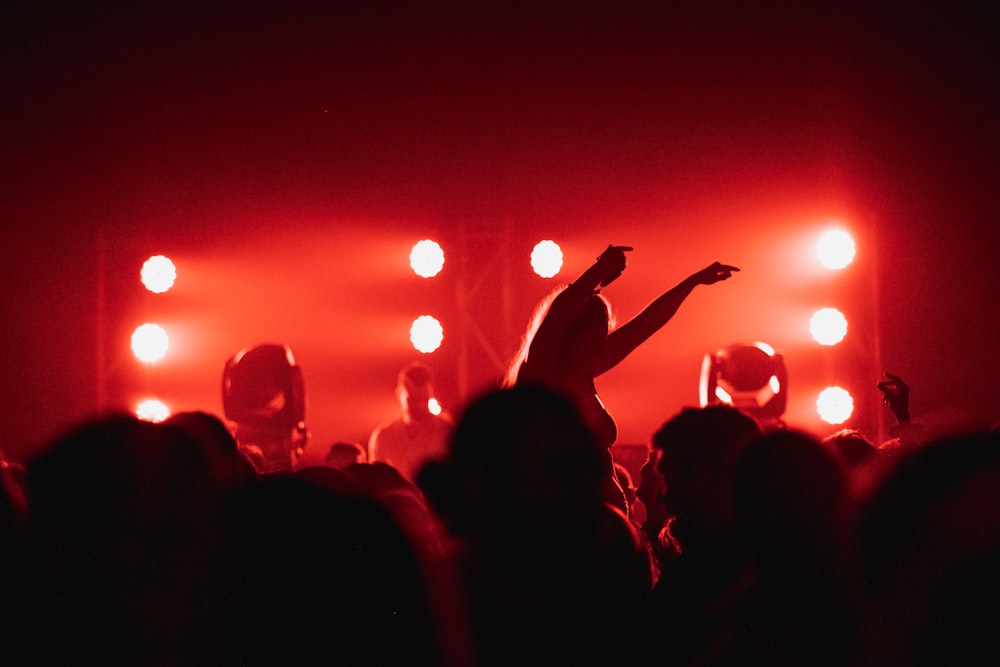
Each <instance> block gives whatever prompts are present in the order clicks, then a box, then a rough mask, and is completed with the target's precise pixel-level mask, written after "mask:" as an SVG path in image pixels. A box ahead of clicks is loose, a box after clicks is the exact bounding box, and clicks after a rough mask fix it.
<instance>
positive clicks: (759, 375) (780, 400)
mask: <svg viewBox="0 0 1000 667" xmlns="http://www.w3.org/2000/svg"><path fill="white" fill-rule="evenodd" d="M787 378H788V375H787V372H786V370H785V360H784V357H783V356H782V355H780V354H778V353H777V352H775V351H774V348H773V347H771V346H770V345H768V344H767V343H763V342H760V341H751V342H743V343H734V344H732V345H730V346H728V347H726V348H723V349H720V350H718V351H716V352H715V353H714V354H706V355H705V358H704V359H703V361H702V365H701V381H700V384H699V387H698V394H699V399H700V402H701V405H702V406H706V405H712V404H718V403H725V404H726V405H732V406H734V407H737V408H739V409H741V410H743V411H744V412H746V413H747V414H750V415H752V416H754V417H756V418H758V419H764V420H767V419H777V418H778V417H780V416H781V415H782V414H783V413H784V411H785V406H786V404H787V400H788V379H787Z"/></svg>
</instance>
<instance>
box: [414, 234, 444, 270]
mask: <svg viewBox="0 0 1000 667" xmlns="http://www.w3.org/2000/svg"><path fill="white" fill-rule="evenodd" d="M410 268H412V269H413V272H414V273H416V274H417V275H418V276H420V277H421V278H432V277H434V276H436V275H437V274H438V273H440V272H441V269H442V268H444V250H442V249H441V246H440V245H438V244H437V243H435V242H434V241H431V240H430V239H424V240H423V241H418V242H417V243H416V244H414V246H413V248H412V249H411V250H410Z"/></svg>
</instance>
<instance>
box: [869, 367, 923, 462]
mask: <svg viewBox="0 0 1000 667" xmlns="http://www.w3.org/2000/svg"><path fill="white" fill-rule="evenodd" d="M883 375H885V378H886V379H884V380H881V381H879V383H878V389H879V391H881V392H882V402H883V403H885V404H886V405H888V406H889V409H890V410H891V411H892V414H893V417H895V418H896V423H895V425H893V426H892V427H891V428H890V429H889V437H890V440H888V441H886V442H883V443H881V444H880V445H879V448H880V449H882V450H883V451H884V452H886V453H888V454H890V455H892V454H896V453H899V452H901V451H903V450H907V449H912V448H914V447H919V446H920V444H921V443H922V442H923V439H924V434H923V430H924V429H923V426H921V425H920V424H917V423H915V422H913V421H912V420H911V419H910V386H909V385H908V384H906V382H904V381H903V378H901V377H899V376H898V375H892V374H891V373H883Z"/></svg>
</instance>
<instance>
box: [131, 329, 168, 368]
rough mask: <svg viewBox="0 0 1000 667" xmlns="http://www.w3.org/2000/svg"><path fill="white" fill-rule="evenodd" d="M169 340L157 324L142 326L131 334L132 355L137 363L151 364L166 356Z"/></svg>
mask: <svg viewBox="0 0 1000 667" xmlns="http://www.w3.org/2000/svg"><path fill="white" fill-rule="evenodd" d="M169 346H170V338H169V337H168V336H167V332H166V330H165V329H164V328H163V327H161V326H160V325H159V324H149V323H146V324H143V325H141V326H139V327H136V329H135V331H134V332H132V353H133V354H135V356H136V358H137V359H138V360H139V361H144V362H146V363H153V362H156V361H159V360H160V359H162V358H163V357H164V356H166V354H167V348H168V347H169Z"/></svg>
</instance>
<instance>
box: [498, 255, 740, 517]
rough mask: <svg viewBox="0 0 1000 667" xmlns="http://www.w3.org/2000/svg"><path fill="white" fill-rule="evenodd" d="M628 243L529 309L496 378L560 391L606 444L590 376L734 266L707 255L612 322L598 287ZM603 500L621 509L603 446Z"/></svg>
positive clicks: (611, 430) (605, 422)
mask: <svg viewBox="0 0 1000 667" xmlns="http://www.w3.org/2000/svg"><path fill="white" fill-rule="evenodd" d="M630 250H632V248H630V247H628V246H616V245H609V246H608V247H607V249H606V250H605V251H604V252H603V253H601V255H600V256H599V257H598V258H597V261H596V262H595V263H594V264H593V265H591V266H590V268H588V269H587V270H586V271H584V273H583V274H582V275H581V276H580V277H579V278H577V279H576V280H575V281H573V282H572V283H570V284H569V285H568V286H566V287H561V288H558V289H556V290H554V291H553V292H552V293H551V294H550V295H549V296H548V297H546V299H544V300H543V301H542V302H541V303H540V304H539V305H538V306H537V307H536V308H535V314H534V316H533V317H532V320H531V323H530V325H529V328H528V330H527V332H526V333H525V335H524V338H523V341H522V344H521V348H520V350H519V351H518V353H517V355H516V356H515V358H514V360H513V361H512V363H511V365H510V368H509V370H508V372H507V375H506V376H505V378H504V382H503V385H504V386H505V387H511V386H514V385H515V384H525V383H532V384H541V385H544V386H547V387H550V388H552V389H555V390H557V391H560V392H562V393H564V394H566V395H567V396H568V397H569V398H571V399H572V400H573V401H574V402H575V403H576V405H577V408H578V409H579V410H580V414H581V416H582V417H583V420H584V423H585V424H586V425H587V427H588V428H590V430H591V431H592V432H593V433H594V436H595V437H596V438H597V440H598V442H599V443H600V444H601V445H602V446H603V447H605V448H610V447H611V445H613V444H614V442H615V440H616V439H617V437H618V427H617V425H616V424H615V420H614V419H613V418H612V416H611V414H610V413H609V412H608V410H607V408H606V407H605V406H604V403H603V402H601V398H600V396H599V395H598V392H597V388H596V387H595V385H594V380H595V378H596V377H597V376H599V375H601V374H602V373H605V372H607V371H609V370H611V369H612V368H614V367H615V366H617V365H618V364H619V363H621V361H622V360H624V359H625V357H627V356H628V355H629V354H630V353H631V352H632V351H633V350H634V349H636V348H637V347H638V346H639V345H640V344H642V343H643V342H645V341H646V340H647V339H648V338H649V337H650V336H652V335H653V334H654V333H656V332H657V331H659V330H660V329H661V328H662V327H663V326H664V325H665V324H666V323H667V322H669V321H670V319H671V318H672V317H673V316H674V314H675V313H676V312H677V309H678V308H679V307H680V305H681V304H682V303H683V302H684V300H685V299H686V298H687V297H688V295H690V294H691V292H692V291H693V290H694V288H695V287H697V286H698V285H712V284H714V283H717V282H720V281H723V280H727V279H728V278H730V277H731V276H732V274H733V272H734V271H739V269H738V268H736V267H735V266H730V265H728V264H720V263H719V262H715V263H713V264H711V265H709V266H707V267H706V268H704V269H702V270H700V271H698V272H696V273H693V274H691V275H690V276H688V277H687V278H685V279H684V280H682V281H681V282H680V283H678V284H677V285H676V286H674V287H673V288H671V289H670V290H668V291H666V292H664V293H663V294H661V295H660V296H659V297H657V298H656V299H654V300H653V301H652V302H651V303H650V304H649V305H647V306H646V307H645V308H644V309H643V310H642V311H641V312H640V313H639V314H637V315H636V316H635V317H633V318H632V319H631V320H629V321H628V322H626V323H625V324H623V325H621V326H619V327H617V328H615V327H614V321H613V318H612V312H611V307H610V303H609V302H608V301H607V299H606V298H605V297H604V295H603V294H601V290H602V289H603V288H604V287H607V286H608V285H610V284H611V283H612V282H613V281H615V280H616V279H617V278H618V277H619V276H620V275H621V274H622V272H623V271H624V270H625V265H626V255H625V253H626V252H628V251H630ZM607 467H608V476H609V478H610V480H609V482H608V499H609V500H612V501H613V502H615V504H617V505H619V506H621V507H622V509H623V511H626V512H627V506H626V505H625V502H626V501H625V498H624V494H623V493H622V491H621V488H620V486H619V485H618V484H617V482H616V480H615V479H614V473H613V470H612V469H611V456H610V452H609V453H608V462H607Z"/></svg>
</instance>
